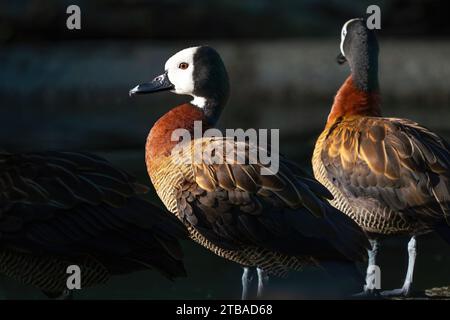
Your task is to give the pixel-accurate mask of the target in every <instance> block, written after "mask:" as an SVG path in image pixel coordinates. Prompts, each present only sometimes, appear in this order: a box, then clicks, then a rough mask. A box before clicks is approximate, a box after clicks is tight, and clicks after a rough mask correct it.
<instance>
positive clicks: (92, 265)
mask: <svg viewBox="0 0 450 320" xmlns="http://www.w3.org/2000/svg"><path fill="white" fill-rule="evenodd" d="M0 186H1V187H0V190H1V192H0V273H1V274H4V275H6V276H9V277H11V278H13V279H15V280H18V281H20V282H22V283H24V284H28V285H32V286H35V287H37V288H39V289H40V290H42V291H43V292H44V293H45V294H47V295H48V296H49V297H54V298H57V297H60V298H65V297H69V294H70V292H72V291H70V292H69V291H68V287H67V280H68V277H69V276H70V274H68V273H67V269H68V267H69V266H71V265H76V266H78V267H79V268H80V271H81V279H80V280H81V289H83V288H86V287H89V286H92V285H96V284H102V283H105V282H106V281H107V280H108V279H109V278H110V277H111V276H112V275H114V274H124V273H129V272H132V271H137V270H143V269H156V270H158V271H159V272H161V273H162V274H163V275H165V276H166V277H168V278H174V277H179V276H184V275H185V271H184V267H183V263H182V253H181V248H180V244H179V242H178V239H181V238H184V237H186V236H187V232H186V229H185V227H184V226H183V225H182V224H181V223H180V222H179V221H178V220H177V219H174V217H173V216H172V215H170V214H168V213H167V212H166V211H165V210H162V209H160V208H158V207H156V206H155V205H153V204H151V203H149V202H148V201H146V200H143V199H141V198H140V196H141V194H143V193H144V192H146V190H147V188H146V187H145V186H143V185H141V184H139V183H137V182H136V180H135V179H134V178H133V177H131V176H130V175H128V174H127V173H126V172H124V171H122V170H120V169H116V168H114V167H113V166H112V165H111V164H110V163H108V162H107V161H106V160H104V159H102V158H99V157H97V156H94V155H92V154H88V153H80V152H41V153H18V154H11V153H5V152H2V153H0Z"/></svg>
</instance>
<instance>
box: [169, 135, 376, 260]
mask: <svg viewBox="0 0 450 320" xmlns="http://www.w3.org/2000/svg"><path fill="white" fill-rule="evenodd" d="M241 144H244V145H241ZM211 145H222V146H221V147H218V148H217V149H216V151H215V153H214V156H215V157H216V158H218V159H219V158H220V159H222V163H219V164H213V163H211V161H209V159H205V158H203V159H202V161H201V162H200V163H199V161H194V160H195V159H191V160H192V163H194V164H192V172H193V176H192V178H191V177H185V181H184V184H183V187H182V188H181V190H179V192H178V195H177V203H178V213H179V215H180V217H181V218H182V219H183V220H184V221H185V222H188V223H189V224H190V225H192V226H193V227H194V228H195V229H196V230H197V231H199V232H200V233H201V234H203V235H204V236H205V237H206V238H207V239H208V240H209V241H211V242H213V243H215V244H216V245H219V246H220V247H222V248H225V249H238V248H241V247H242V246H246V245H247V246H260V247H263V248H266V249H270V250H275V251H281V252H283V253H287V254H310V255H313V256H316V257H320V256H321V255H323V256H328V257H333V258H336V257H341V258H342V257H347V258H349V259H352V260H359V259H364V257H365V248H366V245H367V239H366V237H365V235H364V234H363V232H362V231H361V230H360V229H359V227H358V226H357V225H356V224H355V223H354V222H353V221H351V219H348V218H347V217H346V216H345V215H344V214H343V213H341V212H339V211H337V210H335V209H334V208H332V207H331V206H330V205H329V204H328V202H327V200H326V199H327V198H329V197H330V194H329V192H328V191H327V190H326V189H325V188H324V187H323V186H321V185H320V184H319V183H318V182H317V181H315V180H314V179H312V178H311V177H308V176H306V175H304V174H303V173H302V171H301V170H300V169H299V168H298V167H296V166H295V165H293V164H292V163H289V162H288V161H285V160H284V159H281V160H280V161H281V163H280V170H279V171H278V172H277V173H276V174H274V175H263V174H261V172H262V171H261V169H262V168H267V167H264V166H263V165H262V164H261V163H260V162H256V161H254V162H252V161H249V159H251V155H250V154H249V150H251V149H250V147H249V146H248V145H246V143H244V142H235V141H234V140H232V139H227V138H203V139H197V140H195V141H193V142H192V145H191V147H190V149H189V150H187V151H188V152H191V155H192V156H193V155H194V150H199V148H200V149H201V150H203V149H202V148H203V147H204V146H208V147H210V146H211ZM221 150H228V151H229V150H236V152H238V151H237V150H246V151H245V152H244V153H242V154H239V156H238V157H236V158H234V160H233V159H230V158H227V157H226V153H225V152H223V153H222V152H221ZM204 156H205V155H204ZM238 159H239V160H240V162H238V161H237V160H238ZM197 160H198V159H197ZM242 162H245V163H242ZM343 239H345V241H343Z"/></svg>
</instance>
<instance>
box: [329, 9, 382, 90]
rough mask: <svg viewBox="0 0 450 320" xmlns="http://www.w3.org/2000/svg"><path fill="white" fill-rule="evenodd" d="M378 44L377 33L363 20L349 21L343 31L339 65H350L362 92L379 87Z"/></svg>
mask: <svg viewBox="0 0 450 320" xmlns="http://www.w3.org/2000/svg"><path fill="white" fill-rule="evenodd" d="M378 50H379V49H378V42H377V38H376V36H375V31H374V30H370V29H369V28H367V25H366V21H365V20H364V19H361V18H356V19H351V20H348V21H347V22H346V23H345V24H344V26H343V27H342V31H341V43H340V53H339V55H338V57H337V61H338V63H340V64H342V63H345V62H346V61H347V62H348V63H349V65H350V69H351V71H352V76H353V78H354V79H353V80H354V81H355V82H356V84H357V85H358V86H359V87H360V89H362V90H368V89H370V88H374V87H377V86H378V76H377V74H378Z"/></svg>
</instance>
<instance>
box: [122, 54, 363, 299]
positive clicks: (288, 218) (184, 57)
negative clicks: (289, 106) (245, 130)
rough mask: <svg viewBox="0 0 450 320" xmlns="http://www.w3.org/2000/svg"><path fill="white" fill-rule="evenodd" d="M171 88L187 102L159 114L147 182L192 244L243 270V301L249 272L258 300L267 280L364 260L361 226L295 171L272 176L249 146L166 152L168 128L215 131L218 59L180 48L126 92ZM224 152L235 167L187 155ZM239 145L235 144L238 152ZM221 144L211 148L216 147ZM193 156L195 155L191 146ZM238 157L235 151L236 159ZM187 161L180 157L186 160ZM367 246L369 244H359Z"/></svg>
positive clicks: (210, 143)
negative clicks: (330, 262) (328, 262)
mask: <svg viewBox="0 0 450 320" xmlns="http://www.w3.org/2000/svg"><path fill="white" fill-rule="evenodd" d="M163 90H170V91H172V92H174V93H176V94H181V95H190V96H192V97H193V100H192V101H191V102H189V103H185V104H182V105H180V106H177V107H175V108H173V109H172V110H170V111H169V112H167V113H166V114H165V115H164V116H162V117H161V118H160V119H159V120H158V121H157V122H156V123H155V124H154V125H153V128H152V129H151V131H150V134H149V136H148V138H147V144H146V164H147V169H148V173H149V176H150V178H151V180H152V183H153V185H154V187H155V189H156V192H157V193H158V195H159V197H160V198H161V200H162V201H163V202H164V204H165V206H166V207H167V209H168V210H169V211H170V212H172V213H173V214H174V215H176V216H177V217H178V218H179V219H180V220H181V221H182V222H183V223H184V224H185V225H186V227H187V229H188V231H189V233H190V236H191V238H192V239H193V240H194V241H196V242H198V243H199V244H201V245H202V246H204V247H205V248H207V249H209V250H210V251H212V252H214V253H215V254H217V255H219V256H221V257H223V258H225V259H228V260H230V261H234V262H236V263H238V264H240V265H242V266H243V267H244V272H243V276H242V285H243V291H242V298H243V299H246V298H249V297H250V292H249V286H250V284H251V279H252V277H253V270H254V268H256V270H257V274H258V292H257V295H258V297H261V296H262V294H263V291H264V288H265V286H266V285H267V281H268V277H269V275H277V276H283V275H285V274H286V273H287V271H288V270H289V269H294V270H299V269H300V268H301V267H302V266H304V265H307V264H317V263H319V262H320V261H321V260H322V259H334V260H344V261H354V260H361V259H364V256H365V252H366V251H365V250H366V248H367V247H368V245H369V244H368V242H367V238H366V237H365V235H364V233H363V232H362V231H361V230H360V228H359V227H358V226H357V225H356V224H355V223H354V222H353V221H352V220H351V219H349V218H348V217H347V216H345V215H344V214H343V213H341V212H339V211H338V210H336V209H335V208H333V207H332V206H331V205H329V204H328V202H327V200H326V199H328V198H330V196H331V195H330V193H329V192H328V191H327V190H326V189H325V188H324V187H323V186H322V185H320V184H319V183H317V182H316V181H315V180H314V179H313V178H310V177H308V176H307V175H306V174H305V173H303V172H302V171H301V170H300V169H299V168H298V167H296V166H295V165H293V164H291V163H290V162H289V161H288V160H286V159H284V158H281V159H280V166H279V168H280V169H279V171H278V172H271V174H265V175H264V174H261V169H262V168H266V169H267V170H269V168H267V167H265V166H263V165H262V164H261V163H260V162H255V163H250V162H249V161H248V160H249V159H248V158H249V153H248V150H249V149H251V148H257V151H258V152H260V151H261V149H260V147H258V146H255V145H251V144H250V142H242V141H241V142H238V141H235V139H234V138H231V139H230V138H227V137H204V136H203V135H202V136H201V137H197V138H195V139H193V140H190V141H188V142H187V143H186V142H183V143H184V147H183V150H184V153H183V154H184V157H185V158H183V156H182V158H181V159H177V157H176V156H175V155H176V154H173V151H174V150H175V147H176V146H177V145H178V140H176V141H172V140H173V139H172V136H173V132H174V131H175V130H177V129H182V130H185V131H187V132H189V133H190V134H191V136H192V135H193V134H194V125H195V123H194V122H196V121H198V122H200V123H201V124H202V129H203V132H204V131H205V130H206V129H208V128H213V127H214V126H215V124H216V122H217V121H218V119H219V116H220V114H221V112H222V109H223V108H224V107H225V104H226V102H227V99H228V95H229V82H228V75H227V71H226V69H225V66H224V64H223V62H222V59H221V58H220V56H219V54H218V53H217V52H216V51H215V50H214V49H212V48H210V47H208V46H200V47H193V48H188V49H184V50H182V51H180V52H178V53H176V54H175V55H174V56H172V57H171V58H170V59H169V60H168V61H167V62H166V64H165V72H164V73H163V74H162V75H160V76H158V77H156V78H155V79H154V80H153V81H151V82H150V83H146V84H141V85H138V86H136V87H135V88H133V89H132V90H130V95H136V94H144V93H152V92H157V91H163ZM215 146H222V147H224V149H222V150H227V151H228V150H232V151H236V150H237V149H240V150H246V151H245V152H244V154H240V153H239V152H237V155H238V157H241V158H245V161H243V162H238V161H234V159H231V160H230V157H226V156H225V155H224V154H222V153H220V152H218V151H216V153H215V157H216V159H219V160H220V161H216V162H214V163H211V162H210V161H205V160H204V159H200V160H201V161H198V160H199V159H193V157H194V155H195V151H194V150H196V149H197V148H200V149H199V150H205V148H209V147H215ZM241 147H243V148H241ZM217 149H219V148H215V149H214V150H217ZM197 150H198V149H197ZM235 155H236V153H235ZM186 160H187V161H186ZM366 244H367V246H366Z"/></svg>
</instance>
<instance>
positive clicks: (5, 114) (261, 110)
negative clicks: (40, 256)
mask: <svg viewBox="0 0 450 320" xmlns="http://www.w3.org/2000/svg"><path fill="white" fill-rule="evenodd" d="M70 4H77V5H79V6H80V7H81V26H82V28H81V30H72V31H71V30H67V29H66V18H67V16H68V15H67V14H66V8H67V6H68V5H70ZM370 4H377V5H379V6H380V7H381V12H382V13H381V15H382V30H380V31H379V32H378V35H379V41H380V48H381V52H380V82H381V88H382V93H383V110H384V113H385V115H388V116H397V117H407V118H410V119H413V120H417V121H418V122H420V123H421V124H423V125H425V126H428V127H430V128H431V129H433V130H435V131H436V132H437V133H439V134H441V135H442V136H444V137H446V138H447V139H449V138H450V123H449V122H450V110H449V105H450V101H449V99H450V85H449V81H450V59H449V57H450V41H449V36H450V19H448V14H449V13H450V4H449V3H448V2H446V1H405V0H392V1H388V0H385V1H365V0H364V1H349V0H331V1H325V0H317V1H313V0H281V1H269V0H259V1H257V0H247V1H245V0H244V1H239V0H231V1H230V0H219V1H208V0H190V1H181V0H166V1H162V0H134V1H132V0H120V1H119V0H112V1H105V0H103V1H102V0H89V1H88V0H85V1H75V0H72V1H56V0H52V1H40V0H26V1H25V0H18V1H3V0H0V102H1V108H0V121H1V124H0V148H3V149H5V150H8V151H14V152H20V151H27V150H49V149H57V150H85V151H91V152H94V153H97V154H100V155H102V156H105V157H106V158H107V159H109V160H110V161H112V162H114V163H115V164H117V165H118V166H120V167H122V168H124V169H126V170H128V171H130V172H131V173H133V174H135V175H136V176H138V178H139V180H140V181H142V182H145V183H147V184H149V183H150V181H149V179H148V178H147V174H146V171H145V165H144V160H143V159H144V150H143V147H144V143H145V139H146V136H147V133H148V130H149V129H150V128H151V126H152V125H153V123H154V122H155V120H156V119H157V118H158V117H159V116H161V115H162V114H163V113H164V112H166V111H168V110H169V108H170V107H172V106H175V105H176V104H177V103H179V102H181V101H186V97H175V96H173V95H170V94H169V93H161V94H159V95H152V96H145V97H139V99H130V98H129V97H128V90H129V89H130V88H132V87H134V86H135V85H136V84H138V83H141V82H144V81H148V80H150V79H152V78H153V77H154V76H155V75H157V74H159V73H161V71H162V70H163V65H164V62H165V60H166V59H167V58H168V57H169V56H170V55H172V54H174V53H175V52H176V51H178V50H180V49H183V48H185V47H188V46H192V45H199V44H209V45H211V46H214V47H215V48H216V49H217V50H218V51H219V52H220V53H221V55H222V57H223V59H224V61H225V63H226V65H227V68H228V71H229V74H230V78H231V86H232V96H231V100H230V102H229V105H228V107H227V109H226V110H225V111H224V113H223V117H222V119H221V121H220V126H221V127H223V128H239V127H240V128H250V127H252V128H279V129H280V134H281V151H282V152H283V153H284V154H286V155H288V156H289V157H290V158H292V159H295V160H296V161H298V162H300V163H301V164H302V165H303V166H305V168H307V169H310V164H309V163H310V156H311V152H312V148H313V144H314V141H315V138H316V137H317V136H318V134H319V133H320V131H321V129H322V128H323V126H324V123H325V119H326V117H327V114H328V111H329V108H330V105H331V103H332V99H333V96H334V94H335V92H336V90H337V89H338V88H339V86H340V84H341V83H342V81H343V80H344V79H345V77H346V76H347V74H348V66H338V65H337V64H336V63H335V57H336V55H337V54H338V52H339V41H340V30H341V27H342V24H343V23H344V22H345V21H347V20H348V19H350V18H354V17H361V16H364V14H365V11H366V7H367V6H368V5H370ZM149 198H152V199H154V200H155V201H159V200H157V198H156V196H155V194H154V193H152V194H150V195H149ZM184 247H185V252H186V265H187V269H188V273H189V277H188V278H186V279H182V280H179V281H176V282H169V281H167V280H165V279H164V278H163V277H161V276H159V275H158V274H156V273H155V272H152V271H147V272H141V273H136V274H132V275H128V276H120V277H116V278H114V279H113V280H112V281H110V282H109V283H108V284H107V285H105V286H100V287H96V288H91V289H86V290H83V291H82V292H80V293H78V294H77V296H76V297H78V298H89V299H91V298H92V299H95V298H117V299H120V298H122V299H127V298H138V299H139V298H152V299H158V298H159V299H161V298H184V299H193V298H238V297H239V294H240V272H241V270H240V268H239V266H237V265H235V264H233V263H230V262H227V261H225V260H223V259H221V258H218V257H216V256H214V255H213V254H211V253H209V252H208V251H206V250H205V249H203V248H200V247H199V246H197V245H195V244H192V243H190V242H186V243H185V244H184ZM448 249H449V248H448V247H447V246H446V245H445V244H444V243H443V242H442V241H441V240H440V239H437V238H435V237H434V236H427V237H426V238H425V239H424V241H422V242H419V254H418V262H417V273H416V276H415V279H416V280H417V282H416V283H417V286H418V288H419V289H420V288H421V289H424V288H429V287H433V286H441V285H446V284H449V282H450V281H449V280H450V278H449V274H448V270H449V267H450V252H449V250H448ZM381 259H382V260H381V261H380V265H381V268H382V271H383V277H382V286H383V287H385V288H389V287H397V286H399V285H401V283H402V281H403V276H404V271H405V268H406V243H405V241H404V240H403V239H402V240H392V241H389V242H387V243H386V245H385V246H384V247H383V251H382V254H381ZM1 280H2V281H1V282H0V298H43V295H41V294H40V293H39V292H38V291H37V290H35V289H33V288H29V287H24V286H22V285H19V284H17V283H15V282H13V281H11V280H9V279H5V278H2V279H1ZM346 284H347V280H346V279H345V278H341V279H340V278H339V277H332V276H330V275H326V274H324V273H323V272H321V271H317V270H309V269H308V270H305V272H303V273H296V274H295V275H292V276H291V277H290V278H288V279H286V280H278V281H276V283H274V284H273V288H272V292H273V296H274V297H277V298H283V297H323V296H324V295H325V294H326V296H327V297H335V296H337V295H338V294H340V293H342V291H345V290H350V289H349V288H350V286H349V285H346ZM353 289H354V287H353ZM293 292H296V293H295V295H294V294H293Z"/></svg>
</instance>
